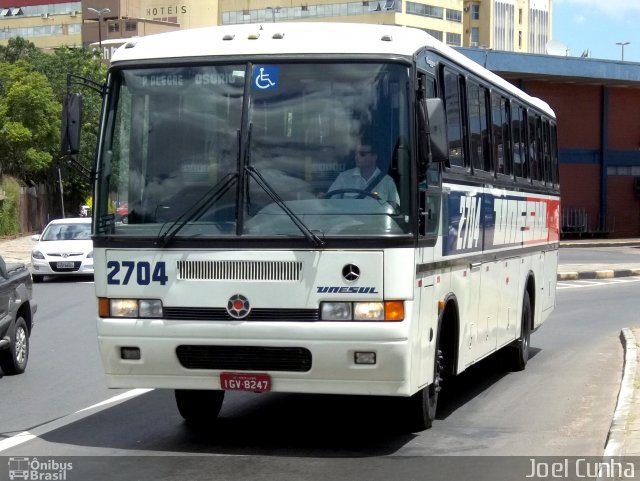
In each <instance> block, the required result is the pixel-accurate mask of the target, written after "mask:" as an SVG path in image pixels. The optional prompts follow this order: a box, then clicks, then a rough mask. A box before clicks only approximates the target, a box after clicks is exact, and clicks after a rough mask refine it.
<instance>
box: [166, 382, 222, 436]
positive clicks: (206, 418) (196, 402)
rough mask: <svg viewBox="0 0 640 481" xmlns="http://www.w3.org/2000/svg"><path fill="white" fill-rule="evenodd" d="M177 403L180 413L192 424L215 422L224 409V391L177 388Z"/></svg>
mask: <svg viewBox="0 0 640 481" xmlns="http://www.w3.org/2000/svg"><path fill="white" fill-rule="evenodd" d="M175 395H176V405H177V406H178V411H179V412H180V415H181V416H182V417H183V418H184V419H185V421H187V424H189V425H191V426H195V427H197V426H202V425H206V424H211V423H213V422H214V421H215V420H216V419H217V418H218V414H219V413H220V409H222V402H223V401H224V391H218V390H203V391H199V390H191V389H176V390H175Z"/></svg>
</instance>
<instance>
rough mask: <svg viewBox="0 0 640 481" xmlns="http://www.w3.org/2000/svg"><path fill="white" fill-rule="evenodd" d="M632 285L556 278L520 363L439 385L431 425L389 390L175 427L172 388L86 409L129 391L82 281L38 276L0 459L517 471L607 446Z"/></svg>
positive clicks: (286, 470) (327, 474)
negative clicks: (27, 348) (211, 424)
mask: <svg viewBox="0 0 640 481" xmlns="http://www.w3.org/2000/svg"><path fill="white" fill-rule="evenodd" d="M638 287H640V283H639V282H636V281H631V282H628V283H624V284H619V283H612V282H611V283H602V284H598V285H596V286H588V285H586V286H583V287H577V288H573V289H560V290H559V291H558V299H559V301H558V307H557V309H556V311H555V313H554V314H553V315H552V317H551V318H550V319H549V320H548V321H547V322H546V323H545V324H544V325H543V327H542V328H541V329H540V330H539V331H538V332H536V333H535V334H533V336H532V348H533V349H532V353H533V357H532V358H531V359H530V360H529V364H528V366H527V369H526V371H524V372H521V373H505V372H504V371H503V370H502V369H501V368H500V365H499V362H498V361H497V358H496V357H492V358H489V359H488V360H486V361H484V362H482V363H480V364H479V365H477V366H475V367H473V368H471V369H469V370H468V371H467V372H465V373H464V374H463V375H462V376H460V377H459V378H457V379H456V380H455V381H453V382H450V383H449V384H448V385H446V386H445V389H444V390H443V392H442V397H443V398H442V399H441V404H440V408H439V413H438V419H437V420H436V422H435V424H434V427H433V428H432V429H430V430H428V431H424V432H421V433H414V434H406V433H401V432H398V430H397V429H396V428H395V425H394V415H395V414H397V406H396V405H395V404H394V403H393V402H392V401H390V400H386V399H371V398H364V397H340V396H312V395H289V394H278V393H272V394H250V393H229V395H228V396H227V398H226V400H225V405H224V406H223V409H222V412H221V416H220V422H219V423H218V424H217V425H216V427H215V429H214V430H208V431H194V430H192V429H189V428H187V427H186V425H185V424H184V423H183V422H182V419H181V418H180V416H179V414H178V413H177V410H176V409H175V406H174V402H173V396H172V393H171V392H170V391H162V390H154V391H149V392H145V393H142V394H140V393H138V392H135V393H132V394H138V395H136V396H134V397H131V398H128V399H125V400H121V401H118V402H112V403H109V404H106V405H104V406H94V407H91V408H90V409H88V410H84V411H81V410H82V409H84V408H87V407H90V406H93V405H95V404H96V403H99V402H101V401H105V400H107V399H109V398H111V397H113V396H116V395H118V394H122V393H124V392H125V391H121V390H116V391H114V390H108V389H106V388H105V387H104V382H103V377H102V371H101V366H100V364H99V357H98V352H97V343H96V337H95V323H94V318H95V312H96V306H95V297H94V295H93V284H91V283H74V282H53V283H50V282H47V283H44V284H39V285H37V286H35V297H36V300H37V301H38V304H39V311H38V315H37V316H38V317H37V321H38V325H37V326H36V330H35V331H34V335H33V337H32V339H31V341H32V351H31V358H30V361H29V366H28V368H27V372H26V373H25V374H24V375H21V376H14V377H8V376H7V377H3V378H0V405H1V406H2V409H1V410H0V456H40V457H42V456H49V457H51V456H58V457H60V456H95V458H93V457H86V458H72V459H73V460H74V462H75V463H76V471H75V472H74V473H73V474H77V475H79V474H80V473H84V474H85V476H89V475H90V478H91V479H96V480H97V479H123V480H125V479H126V480H128V479H149V480H151V479H158V480H165V479H166V480H169V479H185V480H186V479H189V480H191V479H216V480H217V479H225V480H246V479H278V480H279V481H280V480H287V479H292V480H293V479H296V480H302V479H304V480H307V479H308V480H311V479H323V480H325V479H338V480H340V479H365V478H367V479H371V480H373V479H394V478H395V479H403V480H404V479H424V476H423V474H424V472H425V470H426V471H427V472H430V473H432V475H433V476H431V477H430V478H429V479H452V480H456V479H463V478H465V477H466V478H468V477H469V476H472V475H473V478H474V479H521V478H524V471H525V470H526V469H527V467H528V466H529V464H528V460H529V457H531V456H600V455H601V454H602V451H603V448H604V443H605V440H606V435H607V431H608V428H609V425H610V422H611V415H612V413H613V409H614V407H615V401H616V396H617V393H618V388H619V381H620V373H621V368H622V349H621V347H620V341H619V339H618V335H619V332H620V329H621V328H622V327H627V326H630V325H634V324H637V323H638V316H639V315H638V313H640V297H639V296H638V295H637V292H638ZM24 431H28V432H29V433H31V434H35V435H37V437H35V438H33V439H31V438H30V437H29V435H28V434H25V433H24ZM20 433H22V434H20ZM16 435H18V436H16ZM3 439H4V440H3ZM22 440H26V442H21V441H22ZM497 454H499V455H510V456H520V458H513V459H512V460H506V461H505V460H504V459H502V458H500V462H498V463H497V464H496V463H494V464H495V465H494V469H501V468H505V466H506V465H508V464H509V463H512V462H513V463H517V464H518V466H516V467H511V468H510V469H512V471H511V473H510V474H508V475H506V476H504V477H501V476H500V473H496V472H494V471H492V469H490V468H488V467H485V466H484V463H486V462H487V459H491V458H480V457H478V456H495V455H497ZM181 455H188V457H187V458H185V457H182V456H181ZM194 455H196V456H205V457H197V458H191V459H190V457H191V456H194ZM451 455H455V456H461V458H460V459H459V460H458V461H450V460H451V459H452V458H449V457H448V456H451ZM167 456H170V458H167ZM175 456H179V457H175ZM114 463H115V464H114ZM108 466H111V467H110V468H109V467H108ZM114 466H115V467H117V469H118V475H117V476H116V477H114V476H113V469H114ZM481 466H483V469H480V467H481ZM484 468H486V469H484ZM3 469H4V468H3V467H2V465H1V464H0V479H3V478H2V476H3V475H4V474H5V472H4V471H3ZM109 469H111V471H109ZM513 469H515V470H516V472H517V473H519V474H522V475H521V476H520V475H517V476H514V475H513ZM203 473H204V474H206V473H209V474H211V473H217V474H216V475H215V476H211V475H210V476H203ZM480 474H482V475H480ZM487 474H490V475H491V477H490V478H489V477H487V478H485V477H484V475H487ZM440 475H441V476H442V477H439V476H440ZM67 479H69V480H73V479H81V478H79V477H75V478H74V477H71V476H68V477H67ZM83 479H89V478H87V477H84V478H83Z"/></svg>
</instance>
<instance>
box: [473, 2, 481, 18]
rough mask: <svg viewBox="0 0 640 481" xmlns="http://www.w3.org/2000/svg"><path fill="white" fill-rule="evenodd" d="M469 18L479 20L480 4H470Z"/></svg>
mask: <svg viewBox="0 0 640 481" xmlns="http://www.w3.org/2000/svg"><path fill="white" fill-rule="evenodd" d="M471 20H480V5H478V4H474V5H471Z"/></svg>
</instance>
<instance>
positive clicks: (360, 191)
mask: <svg viewBox="0 0 640 481" xmlns="http://www.w3.org/2000/svg"><path fill="white" fill-rule="evenodd" d="M340 194H360V195H363V196H366V197H371V198H372V199H375V200H382V199H381V198H380V196H379V195H378V193H377V192H369V191H368V190H363V189H336V190H332V191H330V192H327V193H326V197H327V198H331V197H333V196H334V195H340Z"/></svg>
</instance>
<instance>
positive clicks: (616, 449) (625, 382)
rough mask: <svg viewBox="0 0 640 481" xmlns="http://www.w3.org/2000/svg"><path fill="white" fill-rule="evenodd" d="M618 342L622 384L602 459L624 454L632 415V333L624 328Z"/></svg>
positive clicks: (634, 364) (634, 359)
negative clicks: (622, 353) (620, 345)
mask: <svg viewBox="0 0 640 481" xmlns="http://www.w3.org/2000/svg"><path fill="white" fill-rule="evenodd" d="M620 341H621V342H622V347H623V348H624V369H623V371H622V382H621V383H620V392H619V393H618V401H617V402H616V408H615V411H614V413H613V419H612V421H611V427H610V428H609V434H608V435H607V441H606V443H605V448H604V454H603V458H612V457H619V456H622V455H624V454H625V452H624V445H625V441H626V439H625V438H626V436H625V434H626V427H627V423H628V422H629V420H630V416H631V414H632V411H631V407H632V405H633V395H634V389H635V387H634V384H635V378H636V371H637V363H638V359H637V353H638V348H637V343H636V338H635V335H634V334H633V331H632V330H631V329H629V328H628V327H625V328H624V329H622V331H621V332H620Z"/></svg>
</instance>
